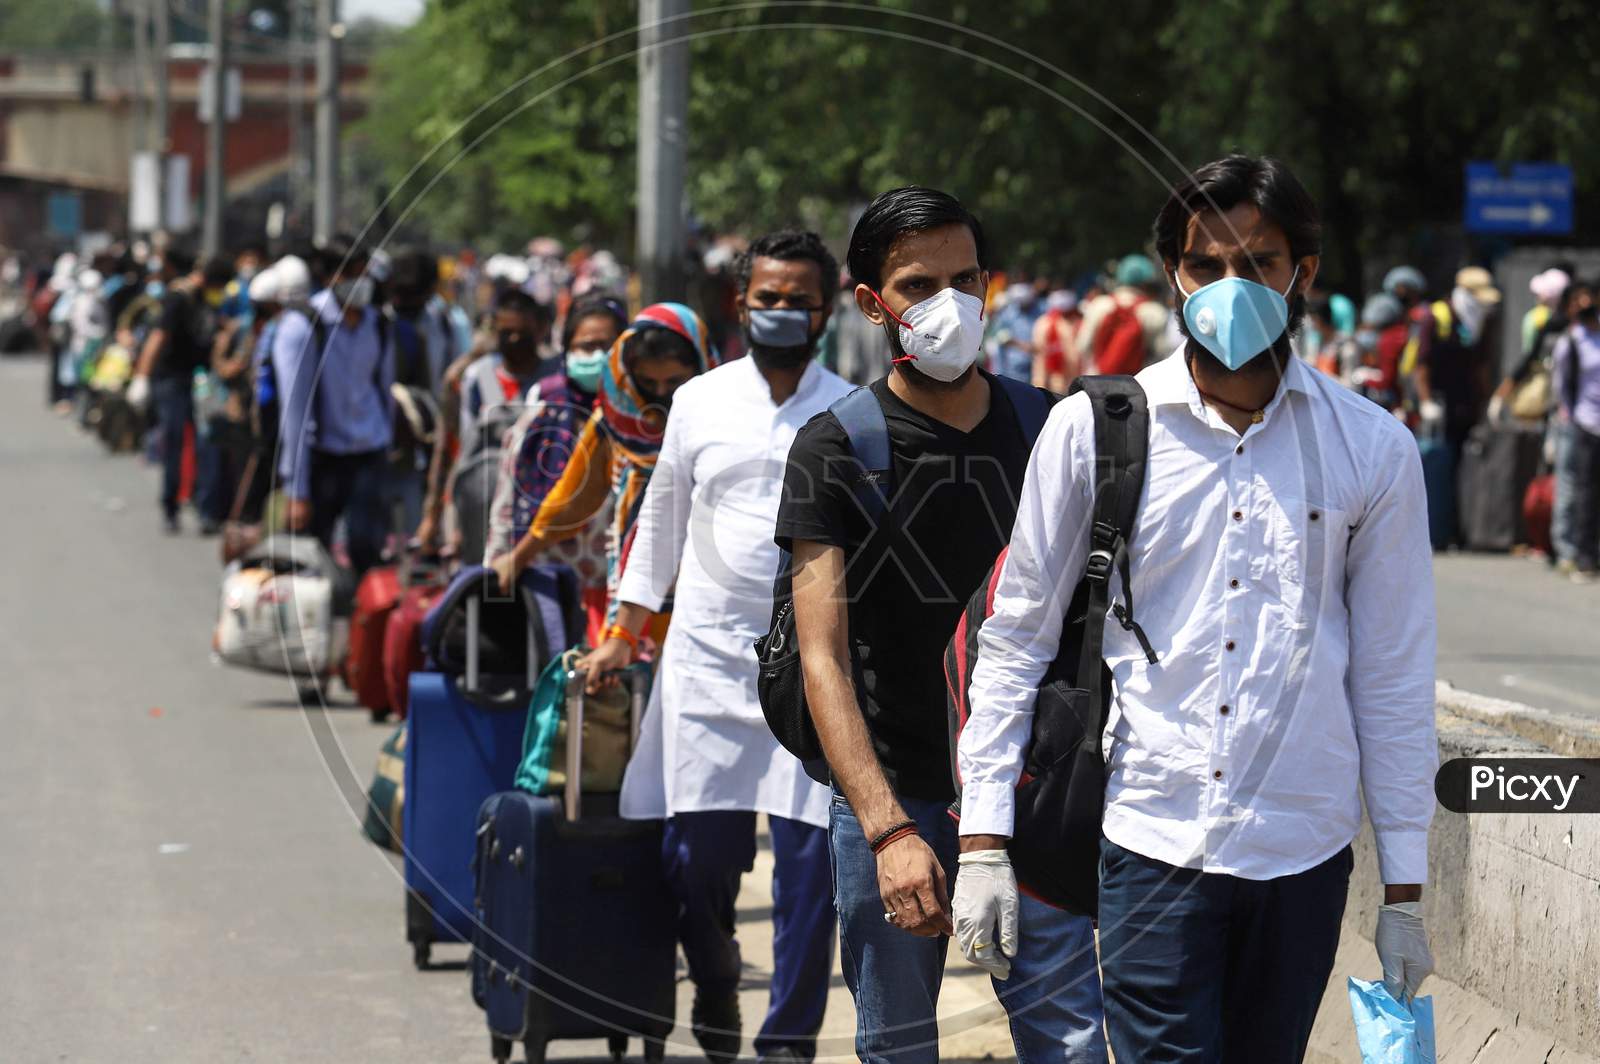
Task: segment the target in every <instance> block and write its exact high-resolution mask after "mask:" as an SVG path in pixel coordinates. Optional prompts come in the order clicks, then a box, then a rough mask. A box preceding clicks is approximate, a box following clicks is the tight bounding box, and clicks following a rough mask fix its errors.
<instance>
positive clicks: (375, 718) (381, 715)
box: [368, 707, 389, 724]
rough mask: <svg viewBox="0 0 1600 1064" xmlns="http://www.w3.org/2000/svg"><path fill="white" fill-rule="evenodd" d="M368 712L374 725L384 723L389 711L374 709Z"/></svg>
mask: <svg viewBox="0 0 1600 1064" xmlns="http://www.w3.org/2000/svg"><path fill="white" fill-rule="evenodd" d="M368 712H369V713H370V714H371V716H372V723H374V724H382V723H383V722H384V721H386V720H388V719H389V711H388V710H387V709H378V708H376V707H374V708H373V709H371V710H369V711H368Z"/></svg>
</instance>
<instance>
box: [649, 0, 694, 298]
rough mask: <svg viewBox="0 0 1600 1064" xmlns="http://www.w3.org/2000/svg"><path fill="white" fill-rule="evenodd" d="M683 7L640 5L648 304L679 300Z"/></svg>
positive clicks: (684, 132) (671, 2) (675, 1)
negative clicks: (667, 42)
mask: <svg viewBox="0 0 1600 1064" xmlns="http://www.w3.org/2000/svg"><path fill="white" fill-rule="evenodd" d="M688 12H689V0H639V177H638V181H639V187H638V204H639V218H638V236H637V244H638V259H639V270H640V274H641V278H640V279H641V281H642V282H643V291H642V293H641V294H642V296H643V299H644V301H645V302H646V303H654V302H659V301H660V300H663V299H683V298H684V295H685V292H686V285H685V280H686V279H685V277H684V271H683V258H684V224H683V183H684V155H685V151H686V149H687V146H688V113H689V46H688V44H687V43H685V42H684V41H683V40H681V39H678V40H675V41H674V43H670V44H661V43H660V42H662V41H663V40H673V39H674V38H681V37H682V36H683V33H684V30H685V28H686V26H685V23H684V20H682V19H677V20H674V21H668V22H663V20H667V19H673V18H674V16H682V15H687V14H688Z"/></svg>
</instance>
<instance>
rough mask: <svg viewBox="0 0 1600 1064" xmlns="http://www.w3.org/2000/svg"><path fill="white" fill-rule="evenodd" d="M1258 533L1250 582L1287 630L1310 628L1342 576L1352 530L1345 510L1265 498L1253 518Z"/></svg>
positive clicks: (1301, 500)
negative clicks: (1336, 581)
mask: <svg viewBox="0 0 1600 1064" xmlns="http://www.w3.org/2000/svg"><path fill="white" fill-rule="evenodd" d="M1251 518H1252V520H1251V525H1252V527H1253V530H1254V532H1255V538H1256V542H1255V543H1254V544H1253V550H1252V552H1251V553H1252V558H1251V565H1250V579H1251V582H1252V583H1253V584H1254V585H1255V586H1256V587H1257V588H1258V589H1259V590H1260V591H1261V592H1262V594H1264V595H1265V596H1267V600H1268V601H1267V603H1266V605H1267V606H1268V608H1274V609H1276V610H1277V611H1278V612H1279V614H1280V615H1279V617H1278V618H1277V619H1278V620H1279V621H1280V623H1282V624H1283V625H1284V626H1285V627H1288V628H1306V627H1309V626H1310V625H1311V623H1312V622H1313V621H1314V620H1315V618H1316V616H1317V614H1318V613H1319V612H1320V611H1321V608H1322V603H1323V602H1324V601H1325V599H1326V597H1327V596H1328V595H1330V594H1335V595H1337V594H1341V593H1342V587H1340V586H1338V585H1337V584H1336V583H1333V582H1332V581H1335V580H1336V579H1337V578H1338V577H1339V574H1342V573H1343V572H1344V556H1345V548H1346V546H1347V544H1348V542H1349V539H1350V525H1349V519H1348V515H1347V513H1346V511H1345V510H1343V509H1341V508H1339V507H1337V506H1331V505H1328V504H1326V503H1323V502H1319V501H1316V500H1311V499H1304V498H1299V497H1294V496H1271V495H1267V496H1264V497H1263V498H1261V499H1260V500H1259V501H1258V502H1257V504H1256V506H1255V507H1254V512H1253V513H1252V514H1251Z"/></svg>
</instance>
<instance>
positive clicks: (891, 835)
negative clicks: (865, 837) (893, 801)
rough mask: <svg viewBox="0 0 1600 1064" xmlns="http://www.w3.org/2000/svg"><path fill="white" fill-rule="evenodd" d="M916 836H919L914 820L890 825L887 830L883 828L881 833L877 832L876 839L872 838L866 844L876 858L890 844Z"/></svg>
mask: <svg viewBox="0 0 1600 1064" xmlns="http://www.w3.org/2000/svg"><path fill="white" fill-rule="evenodd" d="M916 834H920V833H919V832H918V831H917V822H916V821H915V820H902V821H900V823H898V824H890V825H889V826H888V827H887V828H884V829H883V830H882V831H880V832H878V835H877V837H876V838H874V839H873V840H872V842H870V843H869V844H868V846H869V847H870V848H871V850H872V852H873V855H874V856H876V855H877V854H878V853H880V852H882V851H883V849H884V848H885V847H887V846H888V845H889V844H890V843H892V842H899V841H900V840H901V839H903V838H905V837H906V836H907V835H916Z"/></svg>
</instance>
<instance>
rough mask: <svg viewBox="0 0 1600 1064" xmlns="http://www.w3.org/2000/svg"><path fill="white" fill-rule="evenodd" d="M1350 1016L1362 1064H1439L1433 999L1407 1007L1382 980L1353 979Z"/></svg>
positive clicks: (1421, 999) (1351, 982)
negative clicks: (1352, 1018) (1437, 1060)
mask: <svg viewBox="0 0 1600 1064" xmlns="http://www.w3.org/2000/svg"><path fill="white" fill-rule="evenodd" d="M1350 1014H1351V1016H1353V1017H1354V1018H1355V1021H1356V1042H1357V1043H1358V1044H1359V1045H1360V1046H1361V1064H1436V1060H1435V1056H1434V1048H1433V998H1431V997H1419V998H1412V999H1411V1007H1410V1008H1407V1007H1406V1006H1405V1005H1402V1004H1401V1003H1400V1002H1398V1001H1396V1000H1395V999H1394V997H1393V995H1391V994H1390V993H1389V988H1388V987H1386V986H1384V985H1383V982H1382V981H1381V980H1379V981H1376V982H1368V981H1366V980H1365V979H1351V980H1350Z"/></svg>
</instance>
